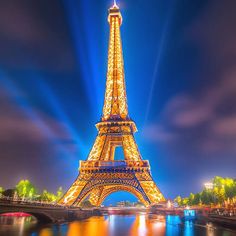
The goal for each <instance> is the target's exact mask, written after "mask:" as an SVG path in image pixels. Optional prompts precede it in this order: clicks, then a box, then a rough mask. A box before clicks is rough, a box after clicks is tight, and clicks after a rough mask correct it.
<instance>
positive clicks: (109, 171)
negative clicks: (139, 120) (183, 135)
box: [59, 2, 165, 206]
mask: <svg viewBox="0 0 236 236" xmlns="http://www.w3.org/2000/svg"><path fill="white" fill-rule="evenodd" d="M108 22H109V25H110V38H109V48H108V65H107V78H106V91H105V99H104V106H103V114H102V117H101V121H100V122H99V123H97V124H96V127H97V129H98V135H97V137H96V140H95V142H94V145H93V147H92V149H91V151H90V153H89V155H88V158H87V160H86V161H80V168H79V175H78V177H77V179H76V181H75V182H74V183H73V184H72V186H71V187H70V188H69V190H68V191H67V192H66V194H65V195H64V196H63V198H62V199H61V200H60V201H59V203H61V204H64V205H74V206H78V205H81V203H82V202H83V201H84V200H85V199H89V201H90V203H91V204H93V205H95V206H99V205H101V204H102V202H103V200H104V199H105V198H106V197H107V196H108V195H110V194H111V193H113V192H117V191H127V192H130V193H132V194H134V195H135V196H136V197H137V198H138V199H139V200H140V201H141V202H142V203H143V204H144V205H145V206H148V205H150V204H156V203H159V202H160V201H164V200H165V199H164V197H163V195H162V193H161V192H160V190H159V189H158V187H157V186H156V184H155V182H154V181H153V179H152V176H151V172H150V165H149V162H148V161H147V160H142V157H141V154H140V152H139V150H138V146H137V144H136V141H135V139H134V132H136V131H137V128H136V125H135V123H134V121H132V120H131V119H130V118H129V115H128V105H127V96H126V88H125V76H124V61H123V52H122V43H121V35H120V26H121V23H122V16H121V13H120V9H119V7H118V6H117V4H116V2H114V5H113V6H112V7H111V8H110V9H109V11H108ZM119 146H121V147H122V148H123V151H124V156H125V159H124V160H118V161H115V160H114V155H115V149H116V148H117V147H119Z"/></svg>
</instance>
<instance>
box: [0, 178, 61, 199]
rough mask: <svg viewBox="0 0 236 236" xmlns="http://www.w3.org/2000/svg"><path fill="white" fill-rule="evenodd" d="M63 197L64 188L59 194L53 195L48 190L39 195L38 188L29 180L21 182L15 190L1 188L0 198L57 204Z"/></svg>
mask: <svg viewBox="0 0 236 236" xmlns="http://www.w3.org/2000/svg"><path fill="white" fill-rule="evenodd" d="M62 195H63V191H62V187H60V188H58V190H57V193H56V194H54V193H51V192H48V191H47V190H43V192H41V193H39V191H38V190H37V188H36V187H35V186H34V185H33V184H32V183H31V182H30V181H29V180H20V181H19V183H18V184H17V185H16V186H15V188H12V189H7V190H4V189H3V188H2V187H0V197H1V196H4V197H12V198H15V199H22V200H36V201H44V202H51V203H52V202H56V201H58V200H59V199H60V198H61V197H62Z"/></svg>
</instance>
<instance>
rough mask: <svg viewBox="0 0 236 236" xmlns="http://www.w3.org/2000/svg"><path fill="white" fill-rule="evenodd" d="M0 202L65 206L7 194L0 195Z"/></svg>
mask: <svg viewBox="0 0 236 236" xmlns="http://www.w3.org/2000/svg"><path fill="white" fill-rule="evenodd" d="M0 203H3V204H4V203H5V204H16V205H31V206H44V207H61V208H65V206H64V205H61V204H58V203H57V202H45V201H37V200H32V199H21V198H17V197H9V196H0ZM72 208H73V207H72Z"/></svg>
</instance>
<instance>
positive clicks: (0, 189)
mask: <svg viewBox="0 0 236 236" xmlns="http://www.w3.org/2000/svg"><path fill="white" fill-rule="evenodd" d="M3 192H4V188H3V187H0V197H1V196H2V194H3Z"/></svg>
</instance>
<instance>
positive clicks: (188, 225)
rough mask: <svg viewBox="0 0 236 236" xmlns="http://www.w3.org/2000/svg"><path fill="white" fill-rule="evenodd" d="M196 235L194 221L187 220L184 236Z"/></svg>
mask: <svg viewBox="0 0 236 236" xmlns="http://www.w3.org/2000/svg"><path fill="white" fill-rule="evenodd" d="M192 235H194V225H193V222H192V221H188V220H186V221H185V223H184V236H192Z"/></svg>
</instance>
